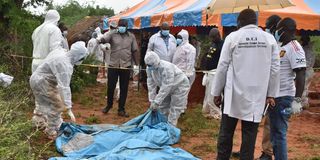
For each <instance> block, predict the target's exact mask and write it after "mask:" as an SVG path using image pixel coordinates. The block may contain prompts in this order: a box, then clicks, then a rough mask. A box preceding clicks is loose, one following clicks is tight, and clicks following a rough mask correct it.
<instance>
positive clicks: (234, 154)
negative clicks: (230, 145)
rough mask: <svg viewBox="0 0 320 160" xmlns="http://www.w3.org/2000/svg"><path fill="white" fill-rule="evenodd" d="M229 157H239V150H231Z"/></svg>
mask: <svg viewBox="0 0 320 160" xmlns="http://www.w3.org/2000/svg"><path fill="white" fill-rule="evenodd" d="M231 157H232V158H240V151H239V152H232V153H231Z"/></svg>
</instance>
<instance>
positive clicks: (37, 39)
mask: <svg viewBox="0 0 320 160" xmlns="http://www.w3.org/2000/svg"><path fill="white" fill-rule="evenodd" d="M59 20H60V15H59V13H58V12H57V11H56V10H49V11H48V12H47V14H46V17H45V20H44V22H43V23H42V24H41V25H40V26H39V27H37V28H36V29H35V30H34V31H33V33H32V43H33V53H32V57H33V58H34V59H33V60H32V72H34V71H35V70H36V69H37V67H38V66H39V65H40V64H41V62H42V61H43V60H44V59H45V58H46V57H47V55H48V54H49V53H50V52H51V51H53V50H55V49H57V48H62V44H61V42H62V40H63V37H62V33H61V31H60V29H59V28H58V21H59Z"/></svg>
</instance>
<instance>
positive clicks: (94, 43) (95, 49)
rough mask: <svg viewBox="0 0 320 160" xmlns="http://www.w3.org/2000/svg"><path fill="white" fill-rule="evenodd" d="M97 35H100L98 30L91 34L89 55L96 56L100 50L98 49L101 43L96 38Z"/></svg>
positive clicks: (88, 46) (88, 47)
mask: <svg viewBox="0 0 320 160" xmlns="http://www.w3.org/2000/svg"><path fill="white" fill-rule="evenodd" d="M97 37H98V34H97V33H96V32H93V33H92V35H91V39H90V40H89V41H88V45H87V49H88V53H89V55H94V56H96V54H97V52H98V50H99V49H98V47H99V43H98V41H97V39H96V38H97Z"/></svg>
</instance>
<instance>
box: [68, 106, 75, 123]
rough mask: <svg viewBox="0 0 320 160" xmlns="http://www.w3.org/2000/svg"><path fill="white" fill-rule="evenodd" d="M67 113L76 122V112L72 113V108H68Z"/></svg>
mask: <svg viewBox="0 0 320 160" xmlns="http://www.w3.org/2000/svg"><path fill="white" fill-rule="evenodd" d="M67 114H68V115H69V117H70V118H71V121H72V122H76V117H75V116H74V114H73V113H72V110H71V108H70V109H68V111H67Z"/></svg>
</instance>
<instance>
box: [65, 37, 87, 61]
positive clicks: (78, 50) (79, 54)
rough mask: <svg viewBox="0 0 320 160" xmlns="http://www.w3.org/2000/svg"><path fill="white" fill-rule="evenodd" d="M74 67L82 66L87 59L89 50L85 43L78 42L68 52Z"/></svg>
mask: <svg viewBox="0 0 320 160" xmlns="http://www.w3.org/2000/svg"><path fill="white" fill-rule="evenodd" d="M68 53H69V54H68V56H69V57H70V60H71V64H72V65H80V64H81V63H82V61H83V60H84V59H85V58H86V57H87V55H88V50H87V48H86V44H85V42H83V41H79V42H76V43H74V44H72V45H71V49H70V51H69V52H68Z"/></svg>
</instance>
